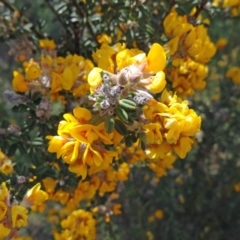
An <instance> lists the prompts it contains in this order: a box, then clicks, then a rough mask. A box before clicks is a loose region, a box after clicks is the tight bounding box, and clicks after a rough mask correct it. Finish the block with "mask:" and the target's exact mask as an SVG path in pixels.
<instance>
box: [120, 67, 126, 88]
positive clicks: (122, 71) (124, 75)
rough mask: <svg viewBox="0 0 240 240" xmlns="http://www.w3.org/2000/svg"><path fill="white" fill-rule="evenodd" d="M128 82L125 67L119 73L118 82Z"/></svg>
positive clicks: (121, 83)
mask: <svg viewBox="0 0 240 240" xmlns="http://www.w3.org/2000/svg"><path fill="white" fill-rule="evenodd" d="M127 83H128V79H127V76H126V70H125V69H123V70H121V72H120V73H119V75H118V84H120V85H126V84H127Z"/></svg>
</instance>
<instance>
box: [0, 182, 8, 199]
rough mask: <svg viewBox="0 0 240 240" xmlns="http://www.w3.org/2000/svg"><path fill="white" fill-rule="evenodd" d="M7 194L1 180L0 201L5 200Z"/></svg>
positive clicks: (4, 184)
mask: <svg viewBox="0 0 240 240" xmlns="http://www.w3.org/2000/svg"><path fill="white" fill-rule="evenodd" d="M7 196H8V189H7V186H6V183H5V182H2V184H1V187H0V201H5V200H6V197H7Z"/></svg>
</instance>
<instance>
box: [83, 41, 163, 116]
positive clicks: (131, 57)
mask: <svg viewBox="0 0 240 240" xmlns="http://www.w3.org/2000/svg"><path fill="white" fill-rule="evenodd" d="M93 58H94V60H95V61H96V62H97V64H98V67H96V68H93V69H92V71H91V72H90V73H89V75H88V83H89V85H90V90H91V92H92V95H91V98H90V99H91V100H93V101H94V102H95V104H94V109H95V110H99V111H100V114H101V115H112V114H113V113H114V109H115V108H116V107H117V106H118V104H119V100H121V99H124V98H127V97H128V96H129V94H132V95H133V100H134V102H135V103H136V104H144V103H145V102H146V101H148V100H149V99H151V98H152V95H150V94H149V93H148V92H150V93H153V94H155V93H159V92H161V91H162V90H163V89H164V87H165V85H166V80H165V74H164V72H163V69H164V67H165V64H166V55H165V53H164V50H163V48H162V47H161V46H160V45H159V44H156V43H155V44H153V45H152V47H151V49H150V51H149V53H148V55H147V56H146V54H145V53H143V52H142V51H140V50H138V49H127V48H126V47H125V45H120V44H116V45H114V46H112V47H111V46H108V45H106V44H104V45H102V47H101V48H100V49H98V50H97V51H96V52H95V53H93Z"/></svg>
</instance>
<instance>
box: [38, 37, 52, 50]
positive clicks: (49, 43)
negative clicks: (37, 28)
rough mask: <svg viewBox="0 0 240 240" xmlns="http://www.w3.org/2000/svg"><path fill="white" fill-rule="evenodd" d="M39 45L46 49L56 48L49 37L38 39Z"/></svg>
mask: <svg viewBox="0 0 240 240" xmlns="http://www.w3.org/2000/svg"><path fill="white" fill-rule="evenodd" d="M39 46H40V47H41V48H45V49H47V50H54V49H55V48H56V44H55V42H54V40H50V39H40V40H39Z"/></svg>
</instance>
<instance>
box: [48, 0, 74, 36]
mask: <svg viewBox="0 0 240 240" xmlns="http://www.w3.org/2000/svg"><path fill="white" fill-rule="evenodd" d="M45 2H46V3H47V5H48V7H49V8H50V10H51V11H52V12H53V14H54V15H55V16H56V18H57V20H58V21H59V22H60V23H61V24H62V26H63V28H64V29H65V31H66V32H67V33H69V34H70V35H71V32H70V31H69V29H68V26H67V24H65V22H64V21H63V20H62V19H61V17H60V16H59V14H58V13H57V12H56V10H55V9H54V7H53V6H52V4H51V3H50V1H49V0H45Z"/></svg>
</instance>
